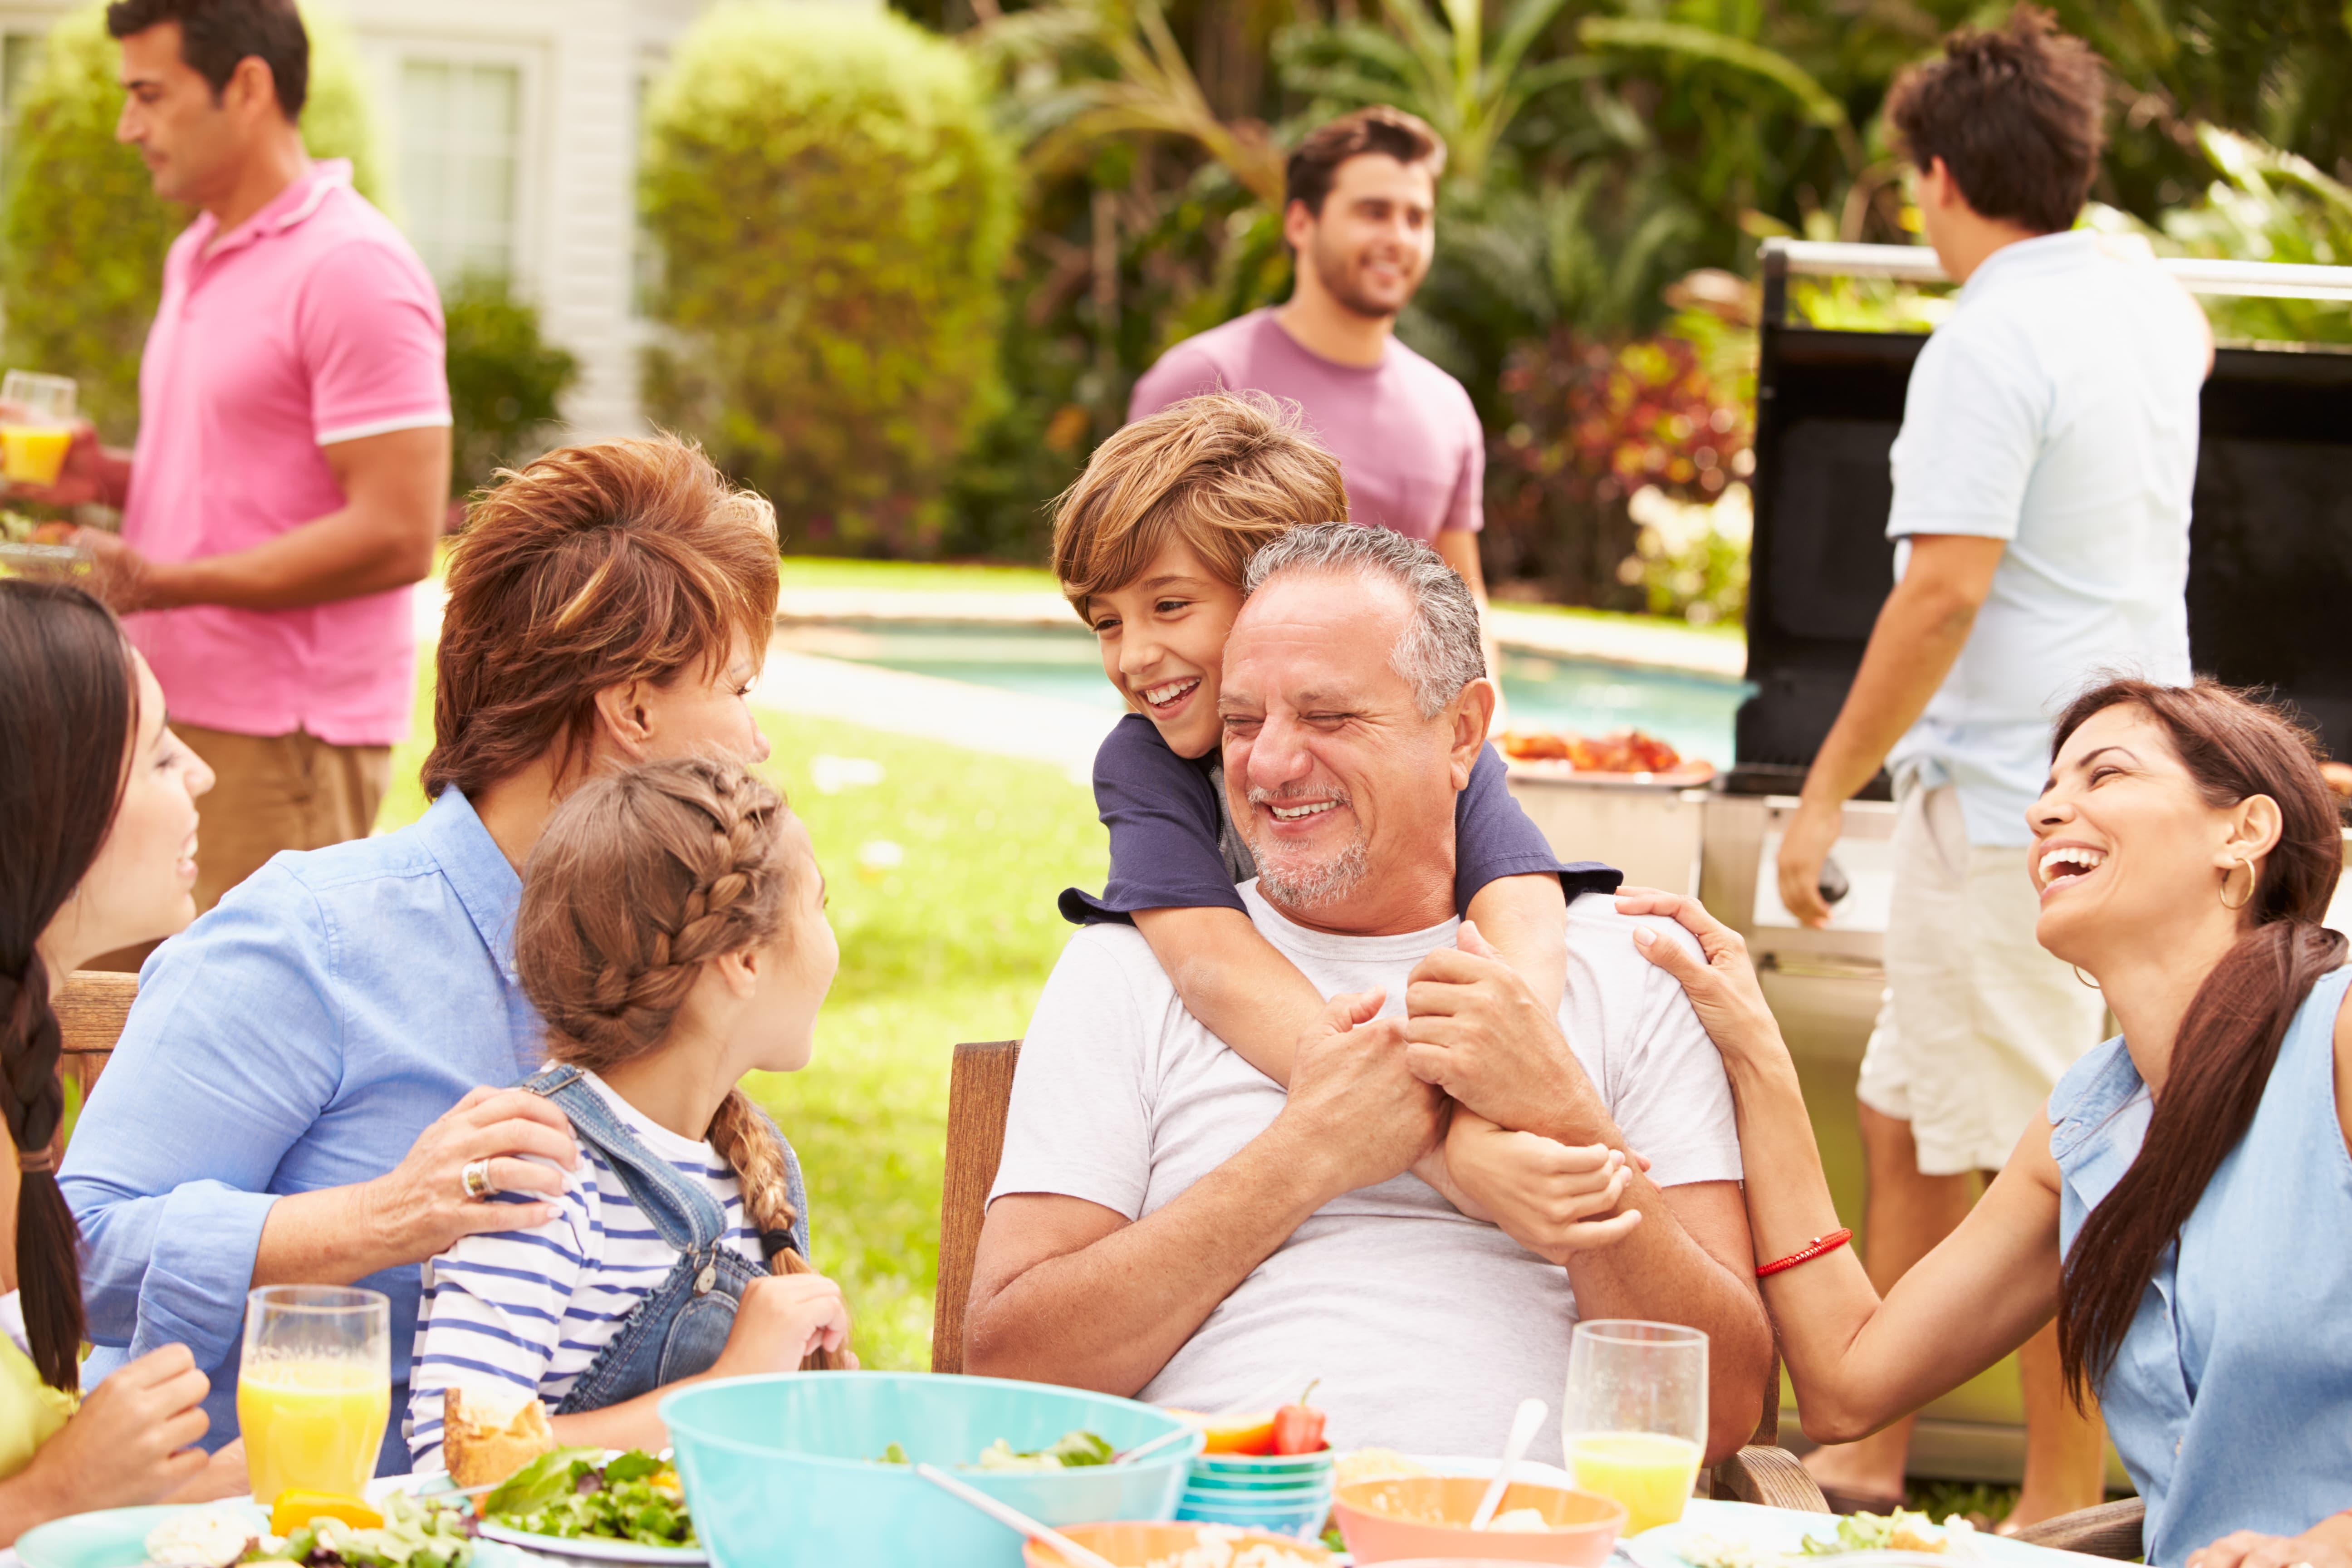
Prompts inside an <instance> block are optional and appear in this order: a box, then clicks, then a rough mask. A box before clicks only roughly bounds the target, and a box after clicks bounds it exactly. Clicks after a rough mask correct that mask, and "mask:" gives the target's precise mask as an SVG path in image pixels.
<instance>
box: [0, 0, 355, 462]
mask: <svg viewBox="0 0 2352 1568" xmlns="http://www.w3.org/2000/svg"><path fill="white" fill-rule="evenodd" d="M303 23H304V26H307V27H308V28H309V30H310V96H309V100H308V101H307V102H306V103H305V104H304V106H303V110H302V138H303V141H304V142H306V143H307V144H308V145H309V147H310V152H311V153H312V154H313V155H314V156H317V157H321V158H349V159H351V160H352V179H353V182H354V184H357V186H358V188H359V190H360V192H361V194H362V195H366V196H367V197H369V198H370V199H371V200H378V199H380V196H381V192H382V188H383V183H382V178H381V171H380V168H379V165H378V163H377V160H376V154H375V137H374V133H373V118H372V116H371V114H370V112H369V108H368V102H367V97H366V93H365V91H364V88H363V81H364V76H363V71H362V67H361V65H360V62H359V56H358V50H357V48H356V47H355V46H354V45H353V44H352V39H351V35H350V33H349V31H348V30H347V29H346V28H345V26H343V25H342V24H341V22H339V21H337V20H335V19H333V18H332V17H331V16H322V15H321V14H320V12H319V11H318V10H317V9H316V8H315V7H306V9H305V11H304V15H303ZM119 57H120V50H119V48H118V47H117V46H116V45H115V43H114V41H113V40H112V39H111V38H110V37H107V34H106V7H105V5H102V4H96V3H93V4H90V5H83V6H81V7H79V9H76V10H73V11H69V12H68V13H67V14H66V15H65V16H62V17H60V18H58V21H57V23H56V24H55V25H54V26H51V27H50V29H49V32H48V35H47V39H46V40H45V42H44V46H43V48H42V52H41V59H40V63H39V65H38V66H37V68H35V69H34V71H33V73H32V75H31V77H30V79H28V80H27V81H26V83H25V84H24V86H23V87H22V88H21V89H19V91H18V95H17V106H16V112H15V115H14V117H13V118H12V120H11V122H10V124H9V127H8V149H9V157H8V188H7V193H6V197H5V213H0V298H5V300H6V301H7V306H8V310H7V328H6V335H5V354H6V358H7V361H8V363H10V364H13V365H20V366H23V367H26V368H27V369H39V370H46V371H53V372H57V373H59V374H70V375H72V376H73V377H74V378H75V379H76V380H78V381H79V383H80V384H81V393H80V404H81V407H82V411H83V412H84V413H86V414H88V415H89V416H90V417H91V418H92V419H93V420H95V421H96V422H97V424H98V426H99V429H100V431H101V432H102V433H103V434H104V435H105V436H106V437H107V438H108V439H110V440H114V441H127V440H128V439H129V438H130V437H131V433H132V432H133V431H134V430H135V429H136V428H137V426H138V422H139V354H140V350H141V348H142V345H143V344H144V343H145V342H146V337H147V324H148V322H150V321H152V320H153V319H154V315H155V301H156V299H157V296H158V294H159V293H160V291H161V289H162V286H163V253H164V251H165V250H166V249H167V248H168V247H170V245H171V243H172V238H173V236H174V235H176V234H178V233H179V232H180V230H181V229H183V228H184V227H185V226H187V222H188V218H189V216H190V215H189V214H188V212H187V211H186V209H184V208H181V207H176V206H173V205H171V204H169V203H166V202H164V201H163V200H161V199H160V198H158V197H157V196H156V195H155V194H154V190H153V187H152V184H150V182H149V180H148V175H147V168H146V165H145V164H144V163H142V162H141V161H140V158H139V154H138V153H137V151H136V150H135V149H132V148H130V147H126V146H124V145H122V144H121V143H120V142H116V141H115V139H114V124H115V120H116V118H117V116H118V115H119V114H120V113H121V108H122V89H121V85H120V84H119V83H118V82H117V80H116V74H115V73H116V67H117V65H118V63H119Z"/></svg>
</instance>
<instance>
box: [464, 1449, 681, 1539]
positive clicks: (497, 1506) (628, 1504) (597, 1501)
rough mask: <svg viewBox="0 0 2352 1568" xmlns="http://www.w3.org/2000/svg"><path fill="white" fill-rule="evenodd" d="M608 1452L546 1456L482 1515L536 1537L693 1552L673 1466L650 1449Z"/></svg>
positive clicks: (487, 1502) (492, 1496)
mask: <svg viewBox="0 0 2352 1568" xmlns="http://www.w3.org/2000/svg"><path fill="white" fill-rule="evenodd" d="M481 1513H482V1517H483V1518H484V1519H486V1520H488V1521H492V1522H494V1523H497V1524H502V1525H505V1526H506V1527H507V1528H508V1529H509V1530H519V1531H523V1532H524V1533H526V1534H530V1535H555V1536H564V1537H568V1538H571V1539H573V1540H582V1539H586V1538H591V1537H593V1538H595V1539H598V1540H603V1541H627V1542H635V1544H637V1545H639V1546H670V1547H681V1546H692V1545H693V1544H694V1543H695V1542H694V1521H693V1520H691V1519H690V1518H688V1516H687V1511H686V1493H685V1492H684V1491H683V1490H682V1489H680V1488H679V1486H678V1484H677V1471H675V1470H673V1469H671V1468H669V1464H668V1462H667V1460H663V1459H657V1458H654V1457H653V1456H652V1455H651V1454H648V1453H646V1451H645V1450H644V1449H643V1448H632V1449H630V1450H629V1451H628V1452H627V1453H625V1454H623V1455H621V1456H619V1457H618V1458H614V1459H611V1460H606V1459H605V1458H604V1450H603V1449H601V1448H557V1449H555V1450H554V1451H552V1452H551V1453H546V1454H541V1456H540V1457H539V1458H536V1459H533V1460H532V1461H531V1462H530V1464H528V1465H525V1466H524V1467H523V1468H521V1469H520V1470H517V1471H516V1472H515V1473H514V1474H513V1475H511V1476H509V1477H508V1478H507V1479H506V1480H505V1481H504V1482H502V1483H500V1485H499V1487H498V1488H497V1489H495V1490H493V1491H491V1492H490V1493H489V1494H488V1496H486V1497H484V1498H483V1499H482V1501H481Z"/></svg>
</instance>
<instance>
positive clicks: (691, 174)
mask: <svg viewBox="0 0 2352 1568" xmlns="http://www.w3.org/2000/svg"><path fill="white" fill-rule="evenodd" d="M641 179H642V186H641V194H642V204H641V205H642V209H643V212H644V216H645V223H646V230H647V232H648V233H649V235H650V236H651V237H652V238H653V240H654V242H655V244H656V246H657V247H658V249H659V255H660V259H661V278H660V280H659V282H658V284H657V285H656V287H655V289H653V291H652V293H653V300H652V311H653V313H654V315H655V316H656V319H657V320H659V321H661V322H662V323H664V325H665V326H666V327H667V328H668V329H669V332H668V336H667V341H666V342H663V343H662V344H661V345H659V346H658V347H657V348H656V350H655V351H654V352H653V353H650V354H649V355H648V361H647V365H646V403H647V405H648V408H649V410H650V411H651V412H652V413H653V415H654V416H655V417H656V418H657V419H660V420H662V421H664V422H665V423H667V424H669V425H671V426H675V427H677V428H681V429H685V430H688V431H690V432H692V433H694V434H696V435H698V436H699V437H701V438H702V439H703V440H704V441H705V443H706V444H707V445H708V446H709V449H710V451H711V453H712V455H713V456H714V457H715V458H717V459H718V460H719V462H720V463H721V464H723V465H724V466H726V467H727V468H729V469H730V470H731V471H732V472H734V473H736V474H737V475H739V476H740V477H741V478H743V479H747V480H749V481H751V483H753V484H756V485H758V486H759V487H761V489H764V490H766V491H767V492H768V493H769V494H770V495H771V496H772V497H773V498H774V500H775V501H776V503H777V506H778V507H779V509H780V510H781V511H782V514H783V518H784V521H785V525H786V527H787V529H788V530H789V531H791V532H792V534H793V537H794V539H795V541H796V542H798V543H799V544H800V545H802V546H803V547H810V546H814V547H816V548H820V549H834V550H845V551H854V552H875V551H896V552H913V553H925V552H930V551H933V550H935V549H936V548H937V547H938V544H939V542H940V534H941V531H942V528H943V526H944V524H945V520H946V514H945V509H944V507H943V506H942V503H941V500H940V493H941V489H942V486H943V485H944V484H945V483H946V481H947V479H948V477H949V475H950V471H951V470H952V469H953V468H954V466H955V463H956V461H957V458H958V456H959V454H961V452H962V451H963V449H964V447H965V446H966V444H967V442H968V441H969V440H970V438H971V435H972V433H973V431H974V430H975V429H976V428H977V427H978V426H980V425H981V424H982V421H983V420H984V419H985V418H986V417H987V416H989V414H990V412H991V411H992V408H993V407H994V405H996V402H997V399H998V395H999V394H998V383H997V370H998V353H999V348H998V341H997V335H996V331H997V324H998V320H999V310H1000V279H999V271H1000V268H1001V265H1002V263H1003V258H1004V252H1005V247H1006V245H1007V243H1008V241H1009V240H1010V238H1011V230H1012V226H1013V161H1012V156H1011V153H1010V151H1009V150H1008V149H1007V147H1006V146H1005V144H1004V142H1003V139H1002V138H1001V137H1000V136H999V134H998V133H997V132H996V131H995V129H994V128H993V127H992V124H991V122H990V120H989V112H988V106H987V104H986V102H985V100H984V98H983V95H982V89H981V84H980V80H979V77H978V74H977V72H976V71H975V70H974V68H973V63H972V61H971V58H970V57H969V56H968V55H967V54H966V53H965V52H964V51H962V50H961V49H958V48H956V47H952V46H950V45H949V44H947V43H945V42H943V41H942V40H940V39H939V38H937V37H934V36H933V35H931V34H929V33H926V32H924V31H923V30H922V29H921V28H919V27H917V26H915V25H914V24H912V23H910V22H908V21H907V20H906V19H905V18H903V17H899V16H892V15H889V14H887V13H884V12H878V11H868V10H864V9H860V8H856V7H850V6H842V5H830V4H824V3H823V0H815V3H801V4H778V5H767V4H751V3H744V0H736V3H732V4H726V5H719V6H716V7H714V8H712V9H711V10H709V11H708V12H706V13H704V15H703V16H701V18H700V19H699V20H698V21H697V22H696V24H695V25H694V26H693V28H692V29H691V30H690V31H689V32H688V34H687V36H686V37H685V38H684V39H683V40H682V41H681V42H680V43H679V45H678V47H677V52H676V54H675V56H674V58H673V60H672V63H671V65H670V68H669V69H668V71H667V74H665V75H664V77H663V78H662V79H661V80H660V81H659V82H658V83H657V84H656V86H655V88H654V89H653V92H652V94H651V97H650V99H649V100H648V102H647V105H646V154H645V162H644V165H643V173H642V176H641Z"/></svg>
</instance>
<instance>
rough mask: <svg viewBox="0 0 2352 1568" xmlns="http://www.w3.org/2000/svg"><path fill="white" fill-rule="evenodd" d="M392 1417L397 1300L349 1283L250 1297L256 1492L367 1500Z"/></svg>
mask: <svg viewBox="0 0 2352 1568" xmlns="http://www.w3.org/2000/svg"><path fill="white" fill-rule="evenodd" d="M391 1418H392V1301H391V1300H390V1299H389V1298H387V1297H386V1296H385V1295H384V1294H383V1292H382V1291H380V1290H358V1289H349V1288H346V1287H344V1286H340V1285H268V1286H265V1287H263V1288H262V1289H258V1290H255V1291H252V1292H250V1293H248V1294H247V1297H246V1299H245V1361H244V1364H243V1365H242V1366H241V1367H240V1368H239V1369H238V1371H237V1377H236V1419H237V1425H238V1426H242V1427H243V1428H244V1429H245V1460H246V1467H247V1470H248V1471H249V1472H250V1474H251V1475H252V1478H253V1495H254V1498H255V1500H257V1501H258V1502H260V1503H261V1504H262V1505H263V1506H264V1507H268V1506H269V1505H271V1504H274V1503H275V1502H276V1501H277V1500H278V1496H279V1494H280V1493H282V1492H286V1491H289V1490H293V1489H301V1490H304V1491H318V1492H331V1493H335V1494H337V1495H339V1496H343V1497H362V1496H364V1495H365V1492H366V1489H367V1483H368V1480H369V1479H370V1478H372V1477H373V1475H374V1474H375V1464H376V1453H377V1450H378V1449H380V1448H381V1447H383V1434H384V1426H385V1423H387V1422H388V1421H390V1420H391Z"/></svg>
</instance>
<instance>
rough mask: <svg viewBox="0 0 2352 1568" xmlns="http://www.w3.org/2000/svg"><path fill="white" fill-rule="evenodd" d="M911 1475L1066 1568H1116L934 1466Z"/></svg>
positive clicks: (917, 1468) (1045, 1526)
mask: <svg viewBox="0 0 2352 1568" xmlns="http://www.w3.org/2000/svg"><path fill="white" fill-rule="evenodd" d="M915 1473H916V1474H917V1475H919V1476H920V1477H922V1478H923V1479H925V1480H927V1481H929V1482H930V1483H931V1485H933V1486H935V1487H938V1488H939V1489H941V1490H942V1491H945V1492H947V1493H948V1494H949V1495H950V1496H951V1497H955V1498H958V1499H961V1500H963V1501H965V1502H968V1503H970V1504H971V1506H972V1507H974V1508H976V1509H978V1510H980V1511H981V1512H982V1513H984V1514H986V1515H988V1517H989V1518H991V1519H992V1520H994V1521H996V1522H997V1523H999V1524H1001V1525H1003V1526H1004V1527H1005V1528H1006V1529H1008V1530H1017V1531H1020V1532H1021V1533H1022V1535H1023V1536H1024V1537H1025V1538H1026V1539H1028V1540H1031V1541H1042V1542H1045V1544H1046V1545H1048V1546H1050V1547H1052V1548H1053V1549H1054V1550H1055V1551H1056V1552H1060V1553H1061V1554H1062V1561H1063V1562H1065V1563H1068V1564H1069V1565H1070V1568H1118V1564H1117V1563H1113V1562H1112V1561H1111V1560H1110V1559H1109V1558H1108V1557H1105V1556H1103V1555H1102V1554H1101V1553H1100V1552H1089V1551H1087V1549H1086V1548H1085V1547H1083V1546H1081V1545H1079V1544H1078V1543H1077V1542H1075V1541H1073V1540H1071V1539H1070V1538H1069V1537H1068V1536H1066V1535H1064V1534H1063V1533H1062V1532H1061V1531H1058V1530H1055V1528H1054V1527H1053V1526H1052V1525H1050V1524H1040V1523H1039V1522H1038V1521H1035V1520H1034V1519H1031V1518H1030V1517H1029V1516H1028V1515H1027V1514H1025V1513H1023V1512H1022V1511H1021V1510H1019V1509H1017V1508H1014V1507H1013V1506H1011V1505H1010V1504H1007V1503H1001V1502H999V1501H997V1500H995V1499H994V1498H992V1497H991V1496H989V1495H988V1494H987V1493H986V1492H984V1491H982V1490H981V1489H978V1488H977V1487H968V1486H966V1485H964V1484H963V1483H962V1482H961V1481H960V1480H957V1479H955V1478H954V1477H953V1476H950V1475H949V1474H948V1473H947V1472H946V1471H945V1470H942V1469H940V1468H938V1467H936V1466H933V1465H917V1466H916V1467H915Z"/></svg>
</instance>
